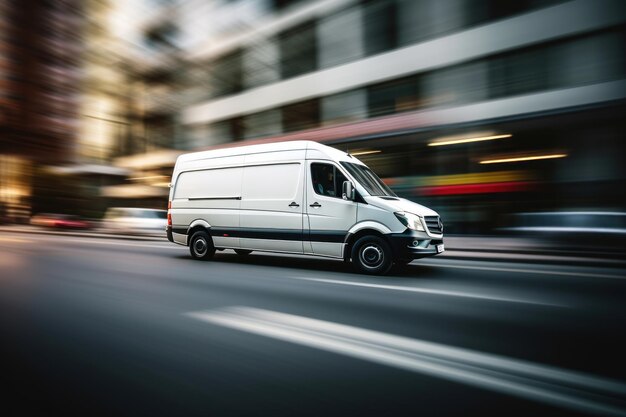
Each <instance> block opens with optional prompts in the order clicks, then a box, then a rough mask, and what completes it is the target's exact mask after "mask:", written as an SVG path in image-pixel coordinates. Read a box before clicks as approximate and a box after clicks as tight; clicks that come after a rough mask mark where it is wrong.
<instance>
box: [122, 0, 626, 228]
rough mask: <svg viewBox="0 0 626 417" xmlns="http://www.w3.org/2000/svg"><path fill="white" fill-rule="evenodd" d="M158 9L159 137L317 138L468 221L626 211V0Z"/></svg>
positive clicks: (470, 224) (381, 1)
mask: <svg viewBox="0 0 626 417" xmlns="http://www.w3.org/2000/svg"><path fill="white" fill-rule="evenodd" d="M150 3H151V4H153V5H154V4H158V7H156V6H155V10H158V9H161V10H163V9H166V10H169V11H170V12H168V13H165V18H163V17H159V18H157V17H152V16H151V17H150V19H154V20H152V22H160V23H159V25H156V26H154V25H153V26H146V30H144V31H143V36H144V38H145V39H147V41H148V44H149V43H150V40H151V39H152V40H154V39H158V40H159V42H156V44H160V45H161V46H160V48H161V49H163V45H167V50H168V53H169V54H170V55H172V54H174V55H175V57H176V58H175V59H174V60H173V61H172V60H169V61H163V60H160V61H159V62H160V63H161V65H162V63H163V62H168V64H167V65H165V67H166V68H169V69H170V71H171V72H174V73H175V74H176V79H175V81H174V80H173V79H171V78H167V77H163V76H159V77H156V78H157V79H160V80H164V81H165V83H167V84H168V85H170V86H174V88H173V89H171V90H170V91H168V92H167V93H165V96H166V97H169V98H170V99H174V102H175V103H176V106H174V108H172V109H171V113H170V116H169V117H170V118H169V119H168V120H169V123H170V124H167V123H165V122H163V124H161V125H158V126H157V129H158V130H160V131H162V132H169V133H164V134H163V136H164V137H167V138H169V139H167V140H164V142H163V144H164V145H166V146H169V147H172V148H177V149H179V150H181V151H182V150H198V149H210V148H212V147H216V146H232V145H233V144H239V143H242V144H244V143H258V142H267V141H282V140H292V139H311V140H317V141H321V142H324V143H327V144H330V145H332V146H336V147H338V148H340V149H344V150H347V151H350V152H352V153H355V154H360V155H361V157H362V158H363V160H364V161H365V162H367V163H368V164H369V165H371V166H372V167H373V168H374V169H375V170H376V171H377V172H378V173H379V174H380V175H381V177H383V178H385V179H386V180H387V181H388V182H389V183H390V185H392V186H393V187H394V188H395V189H396V191H397V192H398V193H399V194H401V195H403V196H405V197H408V198H411V199H414V200H418V201H423V202H425V203H426V204H428V205H429V206H432V207H435V208H436V209H438V210H439V211H440V212H442V213H443V214H444V217H445V218H446V220H447V223H448V224H450V225H451V227H452V230H453V231H458V232H474V231H476V232H482V231H485V230H496V229H498V228H499V227H500V226H503V225H506V222H507V215H508V214H510V213H514V212H519V211H541V210H566V209H585V208H593V209H596V208H601V209H615V208H621V207H623V205H624V202H623V197H621V195H618V194H620V193H617V194H616V193H615V192H614V190H615V186H620V184H622V182H623V180H624V178H625V176H626V175H625V171H624V168H623V166H622V164H621V162H620V157H619V155H622V154H623V153H624V152H623V151H624V145H623V140H622V138H623V132H624V129H623V128H624V122H623V121H622V117H621V115H622V114H623V110H624V99H625V98H626V80H625V76H626V63H625V60H624V54H623V51H624V49H625V48H624V47H625V42H626V32H625V23H626V12H625V5H624V3H623V2H621V1H617V0H599V1H592V0H570V1H559V0H527V1H516V2H503V1H495V0H480V1H479V0H437V1H417V0H377V1H375V0H372V1H354V0H314V1H279V0H239V1H201V0H188V1H159V2H156V1H153V2H150ZM157 15H158V13H157V12H154V16H157ZM159 19H162V20H159ZM152 43H153V44H154V42H152ZM148 49H149V48H148ZM153 49H154V48H153ZM172 62H176V64H172ZM166 72H167V71H166ZM174 94H175V95H174ZM155 97H156V96H155ZM159 120H161V119H159ZM164 126H167V127H164ZM168 129H169V130H168ZM168 140H169V142H168ZM166 142H167V143H166ZM235 142H236V143H235ZM142 159H145V160H146V161H150V160H154V158H151V157H150V153H147V154H145V155H143V156H138V157H135V159H134V161H135V163H136V164H137V165H138V166H140V165H141V162H138V161H141V160H142ZM172 162H173V161H172ZM170 166H171V165H170ZM158 168H159V169H160V170H161V172H166V171H167V168H168V167H167V166H160V167H158Z"/></svg>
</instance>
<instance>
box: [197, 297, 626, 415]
mask: <svg viewBox="0 0 626 417" xmlns="http://www.w3.org/2000/svg"><path fill="white" fill-rule="evenodd" d="M187 315H188V316H189V317H192V318H195V319H198V320H203V321H206V322H209V323H213V324H217V325H221V326H226V327H230V328H234V329H238V330H242V331H246V332H250V333H254V334H259V335H263V336H267V337H272V338H276V339H280V340H284V341H288V342H292V343H296V344H301V345H305V346H310V347H315V348H318V349H323V350H327V351H330V352H335V353H340V354H344V355H348V356H352V357H356V358H360V359H364V360H368V361H372V362H376V363H380V364H384V365H389V366H393V367H397V368H401V369H405V370H408V371H413V372H419V373H425V374H428V375H431V376H436V377H439V378H444V379H448V380H452V381H455V382H459V383H463V384H469V385H472V386H476V387H481V388H484V389H489V390H494V391H498V392H502V393H506V394H509V395H515V396H519V397H523V398H527V399H531V400H535V401H541V402H546V403H549V404H552V405H556V406H560V407H565V408H572V409H576V410H578V411H580V410H584V411H586V412H592V413H602V414H605V415H615V416H624V415H626V409H624V408H620V407H618V406H616V405H614V404H612V402H614V400H613V399H612V398H611V395H612V394H617V395H618V396H620V397H622V398H623V397H624V396H626V385H624V384H621V383H618V382H614V381H610V380H605V379H600V378H595V377H592V376H588V375H583V374H580V373H575V372H570V371H566V370H561V369H556V368H552V367H546V366H542V365H537V364H531V363H528V362H523V361H518V360H511V359H507V358H504V357H501V356H496V355H490V354H484V353H479V352H474V351H471V350H467V349H459V348H454V347H448V346H445V345H441V344H435V343H429V342H424V341H421V340H417V339H410V338H406V337H399V336H394V335H390V334H387V333H382V332H376V331H371V330H365V329H360V328H357V327H353V326H346V325H341V324H336V323H332V322H328V321H322V320H316V319H311V318H306V317H301V316H296V315H291V314H284V313H279V312H274V311H268V310H261V309H256V308H248V307H231V308H225V309H220V310H215V311H208V312H191V313H187ZM580 389H582V390H583V391H581V390H580ZM587 391H593V392H594V395H590V394H589V393H588V392H587Z"/></svg>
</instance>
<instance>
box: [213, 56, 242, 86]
mask: <svg viewBox="0 0 626 417" xmlns="http://www.w3.org/2000/svg"><path fill="white" fill-rule="evenodd" d="M209 73H210V76H209V85H210V86H211V88H212V94H211V96H212V97H219V96H225V95H229V94H236V93H239V92H241V91H242V90H243V66H242V51H241V50H237V51H235V52H232V53H230V54H228V55H225V56H222V57H220V58H219V59H217V60H215V61H214V62H212V63H210V64H209Z"/></svg>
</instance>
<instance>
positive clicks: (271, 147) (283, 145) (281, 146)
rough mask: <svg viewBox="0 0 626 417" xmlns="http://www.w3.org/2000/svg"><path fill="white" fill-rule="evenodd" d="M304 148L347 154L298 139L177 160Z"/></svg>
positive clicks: (334, 155) (331, 154)
mask: <svg viewBox="0 0 626 417" xmlns="http://www.w3.org/2000/svg"><path fill="white" fill-rule="evenodd" d="M303 149H315V150H317V151H320V152H322V153H323V154H325V155H326V156H328V158H329V159H344V158H345V157H346V156H347V154H346V153H345V152H342V151H340V150H338V149H335V148H331V147H330V146H326V145H322V144H321V143H317V142H313V141H310V140H297V141H289V142H278V143H267V144H262V145H249V146H237V147H232V148H223V149H216V150H212V151H201V152H192V153H186V154H183V155H180V156H179V157H178V159H177V160H176V163H177V164H179V163H181V162H188V161H196V160H199V159H212V158H220V157H225V156H237V155H250V154H257V153H265V152H278V151H293V150H303ZM354 159H355V161H354V162H357V160H356V158H354Z"/></svg>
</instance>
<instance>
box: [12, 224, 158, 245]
mask: <svg viewBox="0 0 626 417" xmlns="http://www.w3.org/2000/svg"><path fill="white" fill-rule="evenodd" d="M0 231H3V232H4V231H6V232H12V233H28V234H38V235H53V236H72V237H92V238H100V239H120V240H136V241H157V242H158V241H166V242H167V236H166V235H165V232H163V237H159V236H148V235H146V236H128V235H117V234H112V233H97V232H96V233H94V232H75V231H63V232H62V231H58V230H46V229H26V228H20V229H16V228H12V227H0Z"/></svg>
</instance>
